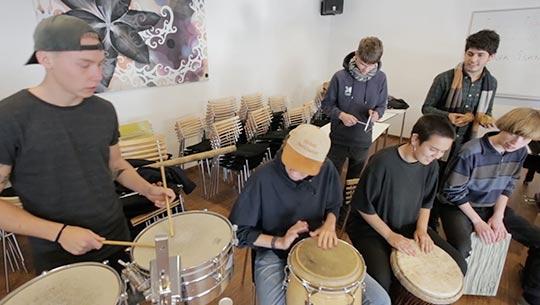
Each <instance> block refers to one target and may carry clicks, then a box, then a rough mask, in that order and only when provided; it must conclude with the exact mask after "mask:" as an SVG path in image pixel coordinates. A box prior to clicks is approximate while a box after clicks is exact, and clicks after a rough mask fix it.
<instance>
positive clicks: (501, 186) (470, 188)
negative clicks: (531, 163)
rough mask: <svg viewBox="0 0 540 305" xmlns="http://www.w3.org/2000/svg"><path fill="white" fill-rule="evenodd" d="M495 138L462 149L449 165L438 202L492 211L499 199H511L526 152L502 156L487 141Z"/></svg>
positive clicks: (478, 141) (473, 143)
mask: <svg viewBox="0 0 540 305" xmlns="http://www.w3.org/2000/svg"><path fill="white" fill-rule="evenodd" d="M496 134H497V132H490V133H488V134H486V135H484V136H483V137H482V138H479V139H474V140H471V141H469V142H467V143H465V144H464V145H463V147H462V149H461V150H460V152H459V155H458V156H457V157H456V158H455V159H454V161H453V162H452V164H450V165H449V174H448V176H447V177H448V178H447V179H446V181H445V182H444V185H443V187H442V189H441V192H440V193H439V195H438V197H439V200H440V201H441V202H443V203H447V204H453V205H462V204H464V203H467V202H468V203H470V204H471V206H472V207H492V206H494V205H495V202H496V200H497V198H499V196H500V195H505V196H507V197H510V195H512V192H513V191H514V188H515V184H516V181H517V180H518V179H519V173H520V171H521V166H522V164H523V161H524V160H525V157H526V156H527V149H526V148H525V147H523V148H521V149H518V150H516V151H513V152H505V153H504V154H501V153H499V152H498V151H497V150H495V148H494V147H493V146H492V145H491V143H490V142H489V140H488V137H490V136H493V135H496Z"/></svg>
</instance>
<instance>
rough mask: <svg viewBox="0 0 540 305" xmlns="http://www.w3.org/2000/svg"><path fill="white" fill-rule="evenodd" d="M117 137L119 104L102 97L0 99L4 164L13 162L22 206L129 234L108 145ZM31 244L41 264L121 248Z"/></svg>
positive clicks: (108, 232)
mask: <svg viewBox="0 0 540 305" xmlns="http://www.w3.org/2000/svg"><path fill="white" fill-rule="evenodd" d="M118 135H119V134H118V120H117V117H116V112H115V110H114V107H113V106H112V104H111V103H109V102H108V101H106V100H104V99H102V98H99V97H97V96H92V97H89V98H86V99H84V100H83V101H82V103H80V104H79V105H76V106H72V107H59V106H55V105H52V104H49V103H47V102H45V101H43V100H40V99H39V98H37V97H36V96H34V95H33V94H31V93H30V92H29V91H28V90H22V91H19V92H17V93H16V94H14V95H12V96H10V97H7V98H6V99H4V100H3V101H1V102H0V163H1V164H7V165H11V166H12V172H11V177H10V180H11V183H12V185H13V188H14V189H15V190H16V192H17V194H18V195H19V197H20V198H21V201H22V203H23V206H24V209H25V210H27V211H28V212H30V213H31V214H33V215H35V216H38V217H41V218H45V219H49V220H52V221H57V222H60V223H65V224H68V225H74V226H80V227H83V228H88V229H90V230H92V231H94V232H95V233H97V234H99V235H101V236H104V237H106V238H107V239H119V240H126V239H128V238H129V230H128V227H127V221H126V219H125V217H124V214H123V212H122V206H121V204H120V202H119V200H118V196H117V195H116V193H115V190H114V183H113V177H112V174H111V171H110V169H109V147H110V146H111V145H115V144H116V143H117V142H118ZM31 244H32V248H33V250H34V255H35V256H36V259H37V260H38V261H37V262H36V263H37V264H38V265H41V266H42V267H43V269H48V268H52V267H55V266H59V265H63V264H66V263H73V262H76V261H99V260H102V259H104V258H106V257H108V256H110V255H111V254H113V253H114V252H116V251H118V250H119V249H118V248H114V247H103V248H102V249H101V250H99V251H91V252H89V253H87V254H85V255H82V256H73V255H70V254H69V253H68V252H66V251H64V250H63V249H62V248H61V247H60V246H59V245H58V244H55V243H53V242H50V241H47V240H42V239H37V238H31ZM38 269H40V268H39V267H38Z"/></svg>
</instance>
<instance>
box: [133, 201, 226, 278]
mask: <svg viewBox="0 0 540 305" xmlns="http://www.w3.org/2000/svg"><path fill="white" fill-rule="evenodd" d="M167 221H168V220H167V218H164V219H162V220H160V221H158V222H155V223H153V224H152V225H150V226H149V227H147V228H146V229H144V230H143V231H142V232H141V233H139V235H138V236H137V237H136V238H135V242H140V243H150V244H153V243H154V237H155V235H156V234H158V233H162V234H168V233H169V225H168V222H167ZM172 221H173V225H174V236H173V237H172V238H171V239H170V240H169V253H170V256H175V255H179V256H180V259H181V264H182V269H184V270H185V269H188V268H192V267H196V266H199V265H201V264H203V263H205V262H207V261H209V260H211V259H213V258H214V257H216V256H218V255H219V254H220V253H222V252H223V251H224V250H225V249H226V248H227V247H228V246H229V245H230V244H231V242H232V239H233V231H232V226H231V224H230V222H229V221H228V220H227V218H225V217H223V216H221V215H219V214H216V213H212V212H204V211H192V212H184V213H179V214H176V215H173V217H172ZM131 251H132V252H131V255H132V258H133V261H134V262H135V263H136V264H137V265H138V266H139V267H140V268H142V269H144V270H149V269H150V261H151V260H153V259H155V258H156V252H155V249H152V248H139V247H134V248H132V249H131Z"/></svg>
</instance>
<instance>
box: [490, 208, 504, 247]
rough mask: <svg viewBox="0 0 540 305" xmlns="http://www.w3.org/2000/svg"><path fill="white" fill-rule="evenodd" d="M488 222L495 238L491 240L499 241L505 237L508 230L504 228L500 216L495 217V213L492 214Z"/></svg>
mask: <svg viewBox="0 0 540 305" xmlns="http://www.w3.org/2000/svg"><path fill="white" fill-rule="evenodd" d="M488 224H489V226H490V227H491V229H493V234H495V240H494V241H493V242H499V241H501V240H503V239H505V238H506V235H508V231H507V230H506V227H505V226H504V222H503V219H502V217H497V216H496V215H493V216H492V217H491V218H490V219H489V220H488Z"/></svg>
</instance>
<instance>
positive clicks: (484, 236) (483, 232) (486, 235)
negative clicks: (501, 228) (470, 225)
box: [474, 220, 497, 244]
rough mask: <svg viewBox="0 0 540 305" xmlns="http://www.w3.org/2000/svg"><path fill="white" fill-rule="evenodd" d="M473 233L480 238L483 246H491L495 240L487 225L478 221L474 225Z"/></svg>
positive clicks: (491, 230) (493, 233)
mask: <svg viewBox="0 0 540 305" xmlns="http://www.w3.org/2000/svg"><path fill="white" fill-rule="evenodd" d="M474 232H476V235H478V237H480V239H481V240H482V242H483V243H484V244H492V243H494V242H495V241H496V240H497V237H496V235H495V232H494V231H493V229H492V228H491V226H490V225H489V224H487V223H486V222H485V221H483V220H480V221H478V222H477V223H475V224H474Z"/></svg>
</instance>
